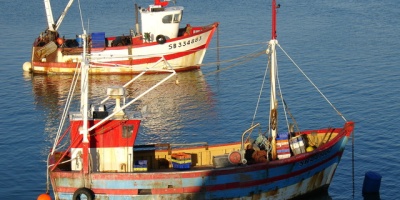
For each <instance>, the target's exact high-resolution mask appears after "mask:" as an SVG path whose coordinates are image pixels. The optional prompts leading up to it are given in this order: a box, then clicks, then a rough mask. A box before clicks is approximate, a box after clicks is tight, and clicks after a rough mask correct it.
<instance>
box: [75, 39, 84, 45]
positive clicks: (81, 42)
mask: <svg viewBox="0 0 400 200" xmlns="http://www.w3.org/2000/svg"><path fill="white" fill-rule="evenodd" d="M76 42H78V46H79V47H82V45H83V40H82V38H81V37H77V38H76Z"/></svg>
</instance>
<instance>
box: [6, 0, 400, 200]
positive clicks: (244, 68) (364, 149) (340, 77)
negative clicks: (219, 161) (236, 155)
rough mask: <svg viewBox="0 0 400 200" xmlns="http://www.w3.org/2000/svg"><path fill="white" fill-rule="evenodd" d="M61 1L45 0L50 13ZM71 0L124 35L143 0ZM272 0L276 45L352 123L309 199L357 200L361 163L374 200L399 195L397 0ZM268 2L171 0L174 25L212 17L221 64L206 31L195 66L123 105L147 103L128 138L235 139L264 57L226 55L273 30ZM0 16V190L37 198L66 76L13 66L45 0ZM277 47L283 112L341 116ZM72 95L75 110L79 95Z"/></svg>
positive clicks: (305, 124) (320, 119) (310, 119)
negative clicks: (320, 191)
mask: <svg viewBox="0 0 400 200" xmlns="http://www.w3.org/2000/svg"><path fill="white" fill-rule="evenodd" d="M67 2H68V1H67V0H60V1H52V7H53V13H54V18H55V19H57V18H58V16H59V14H60V13H61V12H62V10H63V9H64V6H65V5H66V4H67ZM81 2H82V5H81V6H82V11H83V17H84V21H85V27H86V29H87V30H88V31H89V32H98V31H105V32H106V34H107V35H118V34H121V33H124V34H128V33H129V29H131V28H133V27H134V9H133V8H134V3H138V4H139V5H140V6H147V4H149V3H150V2H151V1H150V0H148V1H144V0H141V1H135V0H134V1H132V0H129V1H128V0H121V1H112V0H104V1H95V0H82V1H81ZM77 3H78V1H76V2H75V3H74V5H73V6H72V8H71V9H70V11H69V13H68V15H67V17H66V18H65V20H64V22H63V24H62V25H61V28H60V33H61V35H65V36H67V37H73V36H74V35H75V34H79V33H81V31H80V30H82V28H81V23H80V19H79V15H78V13H79V12H78V6H77ZM278 3H279V4H281V8H280V9H279V11H278V40H279V43H280V45H281V46H282V47H283V48H284V50H285V51H286V52H288V53H289V55H291V57H292V58H293V59H294V60H295V61H296V62H297V64H298V65H299V66H300V67H301V68H302V69H303V70H304V71H305V72H306V73H307V75H308V76H309V77H310V78H311V79H312V80H313V81H314V83H315V84H316V85H317V86H318V87H319V88H320V89H321V90H322V92H323V93H324V94H325V95H326V96H327V97H328V98H329V100H330V101H331V102H332V103H333V104H334V105H335V106H336V107H337V108H338V109H339V111H340V112H341V113H342V114H343V115H344V116H345V117H346V119H348V120H354V121H355V122H356V129H355V144H354V146H352V142H351V140H350V141H349V143H348V145H347V148H346V151H345V153H344V155H343V158H342V160H341V162H340V164H339V166H338V168H337V171H336V174H335V177H334V179H333V182H332V184H331V186H330V188H329V194H328V195H324V196H322V197H316V199H318V198H324V199H334V200H337V199H353V198H354V199H363V197H362V194H361V190H362V184H363V180H364V174H365V172H367V171H376V172H378V173H380V174H381V175H382V177H383V178H382V183H381V190H380V191H381V193H380V197H381V198H382V199H399V198H400V193H399V191H400V188H399V185H400V179H399V177H400V170H399V168H400V159H399V158H398V156H399V151H400V135H399V130H400V126H399V124H400V34H399V33H400V12H399V10H400V6H399V4H398V2H397V1H396V0H387V1H381V0H374V1H372V0H364V1H358V0H318V1H317V0H306V1H288V0H281V1H278ZM270 4H271V2H270V1H260V0H254V1H244V0H239V1H215V0H214V1H210V0H203V1H189V0H180V1H178V5H182V6H184V7H185V11H184V21H183V24H186V23H191V24H192V25H204V24H208V23H211V22H214V21H219V22H220V27H219V32H218V34H219V45H220V47H221V49H220V52H219V57H220V60H221V61H224V62H222V63H221V65H220V69H223V70H221V71H220V72H216V69H217V67H216V65H215V64H213V63H215V62H216V61H217V51H216V47H217V42H216V41H217V35H215V37H214V39H213V42H212V44H211V47H210V49H209V51H208V52H207V55H206V57H205V60H204V63H205V64H206V65H205V66H204V67H203V68H202V69H201V71H194V72H189V73H183V74H180V75H179V76H178V79H179V82H180V84H179V85H176V84H175V83H174V81H171V82H167V83H166V84H164V85H162V86H161V87H160V88H158V89H157V90H156V91H154V92H153V93H151V94H149V95H148V96H146V97H145V98H144V99H143V100H142V101H140V102H139V103H138V105H137V106H136V107H134V108H133V109H142V110H143V109H144V108H147V109H146V110H147V112H146V115H145V119H144V122H143V127H142V128H141V131H140V136H139V137H140V138H139V139H138V141H137V143H141V144H143V143H149V142H170V143H181V142H191V141H193V140H194V139H196V141H197V140H200V141H206V142H209V143H217V142H225V141H236V140H238V139H239V138H240V134H241V132H242V131H244V130H245V129H247V128H248V127H249V125H250V124H251V121H252V118H253V114H254V111H255V106H256V103H257V98H258V94H259V90H260V86H261V80H262V77H263V70H264V69H265V66H266V56H265V55H262V56H259V57H256V58H254V59H239V60H235V61H234V62H225V61H228V60H233V59H235V58H241V57H243V56H246V55H252V54H255V53H257V52H260V51H264V50H265V49H266V44H265V43H266V42H267V41H268V40H269V38H270V32H271V29H270V18H271V17H270V16H271V15H270ZM0 15H1V17H0V34H1V37H0V38H1V42H0V83H1V84H0V97H1V98H0V109H1V112H0V163H1V168H0V188H1V189H0V199H22V200H25V199H36V198H37V196H38V195H39V194H41V193H43V192H45V189H46V163H45V160H46V156H47V152H48V150H49V149H50V146H51V145H52V139H53V138H54V132H55V131H56V130H57V127H58V123H59V119H60V116H61V113H62V109H63V106H64V102H65V99H66V96H67V92H68V89H69V84H68V82H69V80H70V78H71V77H70V76H58V75H52V76H40V75H35V76H31V75H30V74H26V73H24V72H23V71H22V64H23V63H24V62H26V61H28V60H29V59H30V54H31V44H32V42H33V40H34V38H35V37H37V36H38V34H39V33H40V32H41V31H43V30H44V29H45V27H46V24H47V23H46V18H45V11H44V5H43V1H39V0H36V1H25V0H13V1H5V0H0ZM249 44H253V45H249ZM278 54H279V58H278V59H280V60H282V62H281V64H280V67H281V68H280V72H279V73H280V75H281V77H282V78H281V80H280V82H281V84H282V89H283V91H284V92H283V94H284V95H285V97H286V101H287V102H288V104H289V106H290V109H291V111H292V113H294V115H295V116H297V115H298V116H299V117H298V118H297V121H298V122H299V125H300V127H301V128H303V129H309V128H315V127H326V126H341V125H342V124H343V120H342V119H341V118H340V117H339V116H337V115H336V112H334V111H333V110H332V109H330V106H329V105H327V104H326V103H325V102H324V101H323V100H321V99H322V98H321V97H320V96H319V94H318V93H317V92H313V91H304V90H303V89H300V85H301V84H302V83H306V79H304V78H302V77H300V78H297V76H295V75H296V73H297V72H296V70H295V68H293V67H292V66H291V65H290V63H289V60H288V59H286V58H284V57H283V53H282V52H281V51H279V52H278ZM295 72H296V73H295ZM130 78H131V76H96V77H93V78H92V81H91V85H90V86H91V97H92V98H94V99H100V97H102V96H103V94H104V92H105V88H106V87H107V86H109V85H120V84H123V83H125V82H126V81H128V80H129V79H130ZM158 78H160V76H153V77H146V79H145V80H143V81H141V82H140V83H138V84H135V85H133V86H132V87H131V88H129V91H130V93H131V94H132V95H135V94H136V93H137V92H138V91H140V90H143V89H144V88H145V87H148V86H150V85H151V84H152V83H153V82H154V81H155V80H156V79H158ZM284 78H286V79H285V80H284ZM287 84H289V87H288V86H286V85H287ZM284 85H285V86H284ZM308 86H309V85H308ZM291 87H293V88H291ZM73 103H74V104H73V107H75V108H76V107H77V103H78V102H77V101H75V102H73ZM264 103H268V102H264ZM305 103H312V107H306V106H305ZM325 105H327V106H325ZM267 108H268V104H263V105H262V106H261V107H260V108H259V110H266V109H267ZM296 114H297V115H296ZM300 114H301V115H300ZM264 115H265V114H264ZM300 116H304V117H300ZM265 120H266V117H265V116H263V114H260V115H257V118H256V121H257V122H261V123H262V124H266V121H265ZM353 147H354V162H353V160H352V149H353ZM353 164H354V179H353V175H352V167H353ZM353 184H354V190H353ZM353 192H354V196H353Z"/></svg>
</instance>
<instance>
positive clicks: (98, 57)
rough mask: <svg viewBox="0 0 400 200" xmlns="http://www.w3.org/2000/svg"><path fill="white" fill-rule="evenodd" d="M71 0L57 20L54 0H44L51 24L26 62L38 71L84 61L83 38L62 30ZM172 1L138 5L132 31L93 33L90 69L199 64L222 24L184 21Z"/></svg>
mask: <svg viewBox="0 0 400 200" xmlns="http://www.w3.org/2000/svg"><path fill="white" fill-rule="evenodd" d="M73 1H74V0H70V1H69V3H68V5H67V6H66V8H65V10H64V12H63V13H62V15H61V16H60V17H59V19H58V20H57V21H56V22H54V19H53V14H52V11H51V6H50V0H44V3H45V8H46V16H47V22H48V27H47V29H46V30H45V31H44V32H43V33H41V34H40V35H39V37H38V38H36V39H35V41H34V43H33V46H32V56H31V61H30V62H26V63H24V65H23V69H24V70H25V71H30V72H33V73H52V74H72V73H74V72H75V71H76V70H77V69H78V68H77V66H78V65H79V63H80V62H81V54H82V49H83V48H82V38H80V37H79V36H77V37H76V38H64V37H63V36H61V34H60V33H59V32H58V28H59V27H60V25H61V22H62V20H63V19H64V17H65V15H66V13H67V11H68V10H69V7H70V6H71V5H72V3H73ZM168 3H169V2H168V1H160V0H155V1H154V4H152V5H149V6H148V7H145V8H140V7H138V6H137V5H136V11H137V13H140V23H139V20H138V14H137V15H136V29H135V30H133V29H131V31H130V32H129V33H127V34H123V35H117V36H107V35H106V33H105V32H94V33H91V34H90V35H89V36H88V38H87V40H88V48H87V50H88V52H87V53H88V54H89V55H88V56H89V57H90V61H91V64H90V68H89V73H91V74H139V73H140V72H142V71H143V70H145V69H147V68H148V67H150V66H152V67H153V68H158V69H165V68H166V66H165V65H163V64H160V65H157V66H154V65H153V64H154V63H155V62H157V61H158V60H159V59H160V58H164V59H166V60H168V62H169V63H170V65H171V66H172V67H173V69H174V70H175V71H177V72H179V71H187V70H192V69H199V68H200V66H201V64H202V62H203V58H204V56H205V53H206V50H207V48H208V46H209V44H210V41H211V39H212V36H213V34H214V32H215V30H216V29H217V27H218V23H217V22H214V23H212V24H209V25H205V26H192V25H190V24H186V25H185V26H182V27H181V26H180V25H181V24H180V23H181V20H182V14H183V9H184V8H183V7H182V6H168Z"/></svg>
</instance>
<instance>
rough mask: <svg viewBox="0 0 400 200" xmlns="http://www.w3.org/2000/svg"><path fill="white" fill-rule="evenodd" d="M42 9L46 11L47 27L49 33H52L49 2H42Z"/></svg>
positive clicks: (52, 24) (52, 20) (52, 22)
mask: <svg viewBox="0 0 400 200" xmlns="http://www.w3.org/2000/svg"><path fill="white" fill-rule="evenodd" d="M44 8H45V10H46V17H47V26H48V28H49V30H50V31H54V18H53V12H52V11H51V5H50V0H44Z"/></svg>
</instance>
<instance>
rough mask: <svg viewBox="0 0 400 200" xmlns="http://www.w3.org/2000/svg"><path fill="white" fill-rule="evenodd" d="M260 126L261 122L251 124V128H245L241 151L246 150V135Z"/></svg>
mask: <svg viewBox="0 0 400 200" xmlns="http://www.w3.org/2000/svg"><path fill="white" fill-rule="evenodd" d="M258 126H260V123H257V124H254V125H253V126H251V127H250V128H249V129H247V130H245V131H244V132H243V133H242V145H241V147H240V150H241V151H244V150H245V149H244V143H245V140H244V136H245V135H246V133H248V132H251V131H253V129H255V128H257V127H258Z"/></svg>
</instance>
